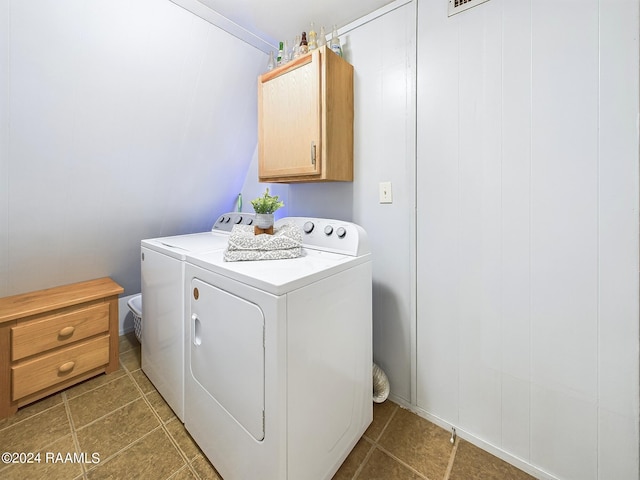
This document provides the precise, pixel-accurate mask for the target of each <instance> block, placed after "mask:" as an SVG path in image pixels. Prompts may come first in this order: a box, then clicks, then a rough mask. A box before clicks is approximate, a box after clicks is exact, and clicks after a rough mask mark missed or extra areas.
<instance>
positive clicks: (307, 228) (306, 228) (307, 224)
mask: <svg viewBox="0 0 640 480" xmlns="http://www.w3.org/2000/svg"><path fill="white" fill-rule="evenodd" d="M314 226H315V225H314V224H313V222H305V224H304V226H303V227H302V228H303V230H304V233H311V232H312V231H313V227H314Z"/></svg>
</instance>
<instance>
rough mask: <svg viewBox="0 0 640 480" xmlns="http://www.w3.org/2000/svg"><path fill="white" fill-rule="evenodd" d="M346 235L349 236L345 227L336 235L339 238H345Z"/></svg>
mask: <svg viewBox="0 0 640 480" xmlns="http://www.w3.org/2000/svg"><path fill="white" fill-rule="evenodd" d="M346 234H347V229H346V228H344V227H338V230H336V235H338V237H340V238H344V237H345V235H346Z"/></svg>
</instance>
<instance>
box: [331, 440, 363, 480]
mask: <svg viewBox="0 0 640 480" xmlns="http://www.w3.org/2000/svg"><path fill="white" fill-rule="evenodd" d="M372 448H373V444H372V443H371V442H370V441H369V440H367V439H366V438H361V439H360V441H358V443H356V446H355V447H353V450H351V453H349V456H348V457H347V458H346V459H345V461H344V462H343V463H342V465H340V468H339V469H338V471H337V472H336V474H335V475H334V476H333V480H351V479H352V478H353V477H354V475H355V474H356V471H357V470H358V468H359V467H360V465H362V462H364V460H365V458H366V457H367V454H368V453H369V452H370V451H371V449H372Z"/></svg>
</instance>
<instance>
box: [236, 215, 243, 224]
mask: <svg viewBox="0 0 640 480" xmlns="http://www.w3.org/2000/svg"><path fill="white" fill-rule="evenodd" d="M234 221H235V222H236V224H237V223H242V217H241V216H237V217H236V219H235V220H234Z"/></svg>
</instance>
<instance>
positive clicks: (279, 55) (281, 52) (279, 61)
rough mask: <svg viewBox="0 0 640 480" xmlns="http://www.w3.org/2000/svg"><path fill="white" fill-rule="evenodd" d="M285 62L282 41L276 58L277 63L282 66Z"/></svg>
mask: <svg viewBox="0 0 640 480" xmlns="http://www.w3.org/2000/svg"><path fill="white" fill-rule="evenodd" d="M283 62H284V45H283V44H282V42H280V46H279V48H278V58H277V59H276V65H278V66H280V65H282V63H283Z"/></svg>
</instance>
